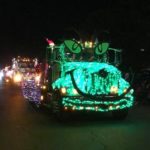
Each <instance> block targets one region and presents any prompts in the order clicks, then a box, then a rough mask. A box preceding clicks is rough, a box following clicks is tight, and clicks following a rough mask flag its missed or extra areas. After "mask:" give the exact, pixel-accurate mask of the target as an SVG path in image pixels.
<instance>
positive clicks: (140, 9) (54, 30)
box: [0, 0, 150, 67]
mask: <svg viewBox="0 0 150 150" xmlns="http://www.w3.org/2000/svg"><path fill="white" fill-rule="evenodd" d="M79 35H80V36H82V38H87V39H91V38H92V37H98V38H99V40H108V41H110V42H111V44H112V46H113V47H115V48H121V49H123V51H124V53H125V57H126V58H125V59H124V60H126V61H127V60H128V59H129V61H130V62H132V59H134V62H135V63H134V64H136V63H137V62H138V61H139V59H140V58H141V60H142V61H143V60H145V61H147V60H148V59H149V49H150V44H149V43H150V3H149V2H146V1H140V2H137V1H132V0H124V1H123V0H101V1H99V3H94V2H80V1H69V2H68V3H67V2H65V1H62V2H60V1H54V2H52V1H44V0H42V1H38V0H32V1H30V2H28V1H25V2H22V1H21V0H20V1H19V0H14V1H2V0H1V2H0V52H1V54H0V65H1V66H2V64H6V63H9V61H11V58H13V57H16V56H17V55H20V56H32V57H38V58H39V59H42V58H43V57H44V54H45V48H46V46H47V43H46V40H45V38H49V39H52V40H54V42H55V41H59V40H62V39H64V38H66V37H69V36H72V37H79ZM140 49H144V55H143V51H140ZM145 54H146V55H145ZM132 63H133V62H132ZM1 66H0V67H1Z"/></svg>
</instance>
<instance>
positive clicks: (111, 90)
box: [110, 86, 118, 94]
mask: <svg viewBox="0 0 150 150" xmlns="http://www.w3.org/2000/svg"><path fill="white" fill-rule="evenodd" d="M110 92H111V93H113V94H117V93H118V87H116V86H112V87H111V88H110Z"/></svg>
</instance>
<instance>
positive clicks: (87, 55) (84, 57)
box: [66, 49, 95, 61]
mask: <svg viewBox="0 0 150 150" xmlns="http://www.w3.org/2000/svg"><path fill="white" fill-rule="evenodd" d="M94 58H95V57H94V50H93V49H84V50H83V51H82V52H81V53H80V54H76V53H66V61H92V60H94Z"/></svg>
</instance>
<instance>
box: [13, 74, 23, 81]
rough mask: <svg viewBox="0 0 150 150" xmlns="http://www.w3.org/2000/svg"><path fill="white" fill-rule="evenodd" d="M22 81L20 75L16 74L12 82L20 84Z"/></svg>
mask: <svg viewBox="0 0 150 150" xmlns="http://www.w3.org/2000/svg"><path fill="white" fill-rule="evenodd" d="M21 81H22V76H21V74H19V73H18V74H16V75H15V76H14V82H16V83H17V82H21Z"/></svg>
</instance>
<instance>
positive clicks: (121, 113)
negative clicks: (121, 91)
mask: <svg viewBox="0 0 150 150" xmlns="http://www.w3.org/2000/svg"><path fill="white" fill-rule="evenodd" d="M112 116H113V118H114V119H116V120H124V119H125V118H126V117H127V116H128V109H122V110H115V111H113V112H112Z"/></svg>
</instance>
